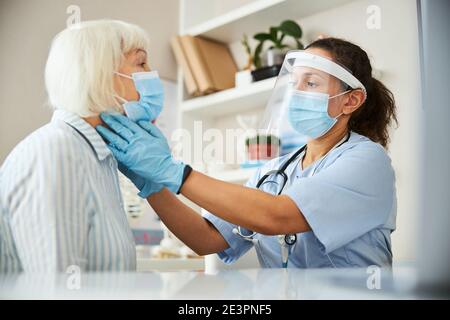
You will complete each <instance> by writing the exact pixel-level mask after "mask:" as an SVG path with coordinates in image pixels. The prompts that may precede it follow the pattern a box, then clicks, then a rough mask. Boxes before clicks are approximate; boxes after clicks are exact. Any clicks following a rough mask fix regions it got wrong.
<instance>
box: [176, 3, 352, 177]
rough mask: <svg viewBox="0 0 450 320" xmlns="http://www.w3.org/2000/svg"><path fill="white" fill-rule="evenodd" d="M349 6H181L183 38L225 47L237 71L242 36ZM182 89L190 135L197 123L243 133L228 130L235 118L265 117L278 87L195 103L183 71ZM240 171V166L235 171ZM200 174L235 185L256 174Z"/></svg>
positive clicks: (259, 86) (262, 84)
mask: <svg viewBox="0 0 450 320" xmlns="http://www.w3.org/2000/svg"><path fill="white" fill-rule="evenodd" d="M351 1H354V0H315V1H304V0H180V30H179V33H180V34H182V35H183V34H189V35H193V36H203V37H206V38H210V39H214V40H217V41H221V42H224V43H227V44H228V46H229V47H230V50H231V52H232V54H233V56H234V58H235V60H236V61H237V64H238V66H239V65H240V62H242V61H246V57H245V53H244V50H243V49H242V47H241V45H240V41H241V39H242V36H243V34H244V33H245V34H247V35H248V36H249V38H251V37H252V36H253V35H254V34H255V33H257V32H264V31H267V30H268V29H269V27H270V26H272V25H278V24H280V23H281V22H282V21H283V20H286V19H292V20H299V19H301V18H302V17H306V16H310V15H313V14H315V13H319V12H321V11H325V10H329V9H332V8H334V7H338V6H341V5H344V4H346V3H349V2H351ZM300 24H301V21H300ZM236 48H238V50H236ZM178 85H179V89H178V100H179V105H180V106H181V108H180V109H181V113H182V115H181V118H182V126H183V128H185V129H187V130H188V131H189V132H192V131H193V129H194V122H195V121H202V127H203V129H207V128H219V130H225V129H228V128H230V127H233V126H234V127H235V128H239V126H238V124H237V122H236V121H234V123H233V124H230V123H231V122H232V120H230V119H231V118H232V117H233V115H237V114H242V113H247V112H253V113H255V114H257V115H261V114H262V113H263V111H264V106H265V105H266V103H267V101H268V99H269V97H270V94H271V91H272V88H273V87H274V85H275V78H272V79H267V80H263V81H259V82H255V83H253V84H250V85H248V86H246V87H242V88H233V89H229V90H225V91H222V92H217V93H213V94H210V95H207V96H203V97H196V98H191V97H188V96H187V94H186V91H185V90H184V83H183V77H182V72H181V70H179V72H178ZM224 123H225V124H224ZM194 143H195V141H194ZM227 152H229V151H227V150H225V153H227ZM188 161H189V159H188ZM236 165H237V163H236V164H234V167H236ZM197 168H202V170H204V171H206V173H208V174H210V175H212V176H214V177H216V178H218V179H221V180H225V181H229V182H234V183H243V182H245V181H246V180H247V179H248V178H249V177H250V176H251V173H252V172H253V171H252V170H244V169H235V170H231V171H224V172H217V171H211V170H210V172H208V168H207V167H205V166H203V165H198V164H197Z"/></svg>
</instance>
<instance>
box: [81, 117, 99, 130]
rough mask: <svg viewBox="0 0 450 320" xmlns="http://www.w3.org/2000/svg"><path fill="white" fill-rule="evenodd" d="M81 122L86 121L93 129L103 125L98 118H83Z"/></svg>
mask: <svg viewBox="0 0 450 320" xmlns="http://www.w3.org/2000/svg"><path fill="white" fill-rule="evenodd" d="M83 120H84V121H86V122H87V123H89V124H90V125H91V126H92V127H94V128H95V127H96V126H98V125H101V124H103V121H102V119H101V118H100V116H93V117H85V118H83Z"/></svg>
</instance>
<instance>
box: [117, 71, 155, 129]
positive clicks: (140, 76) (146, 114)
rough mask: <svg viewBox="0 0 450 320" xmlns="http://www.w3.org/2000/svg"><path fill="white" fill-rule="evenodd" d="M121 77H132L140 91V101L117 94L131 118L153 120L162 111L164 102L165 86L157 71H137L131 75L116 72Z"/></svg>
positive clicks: (137, 89)
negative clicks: (129, 99) (130, 99)
mask: <svg viewBox="0 0 450 320" xmlns="http://www.w3.org/2000/svg"><path fill="white" fill-rule="evenodd" d="M115 73H116V74H117V75H119V76H121V77H125V78H128V79H132V80H133V82H134V86H135V88H136V91H137V92H138V93H139V100H138V101H127V100H125V99H124V98H122V97H119V96H116V97H117V98H118V99H120V100H122V102H124V104H123V108H124V110H125V113H126V115H127V117H128V118H130V120H132V121H134V122H137V121H140V120H145V121H153V120H155V119H156V118H157V117H158V116H159V114H160V113H161V111H162V108H163V104H164V87H163V84H162V82H161V80H160V78H159V75H158V72H157V71H148V72H135V73H132V74H131V76H129V75H126V74H123V73H120V72H115Z"/></svg>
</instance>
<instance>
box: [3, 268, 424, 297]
mask: <svg viewBox="0 0 450 320" xmlns="http://www.w3.org/2000/svg"><path fill="white" fill-rule="evenodd" d="M376 272H379V275H380V281H379V285H380V289H376V288H373V286H374V285H375V286H376V284H377V281H376V280H374V278H373V276H374V273H373V270H368V269H287V270H285V269H242V270H221V271H219V272H218V273H216V274H206V273H205V272H201V271H175V272H135V273H82V274H80V275H79V277H78V278H77V276H78V275H74V274H71V275H70V274H58V275H42V274H40V275H38V274H20V275H8V276H7V275H3V276H1V277H0V299H55V298H56V299H208V300H210V299H226V300H228V299H231V300H234V299H422V298H427V297H426V296H423V295H421V294H420V293H418V292H417V291H416V290H414V287H415V279H416V273H415V269H414V268H413V267H412V266H401V267H394V268H393V269H379V270H378V271H376ZM368 283H369V285H368ZM369 287H372V289H369Z"/></svg>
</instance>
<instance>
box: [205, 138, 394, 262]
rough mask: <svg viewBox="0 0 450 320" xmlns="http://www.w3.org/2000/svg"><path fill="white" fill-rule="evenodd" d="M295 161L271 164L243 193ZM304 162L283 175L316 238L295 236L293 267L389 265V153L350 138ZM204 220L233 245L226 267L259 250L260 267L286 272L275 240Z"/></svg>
mask: <svg viewBox="0 0 450 320" xmlns="http://www.w3.org/2000/svg"><path fill="white" fill-rule="evenodd" d="M291 156H292V153H291V154H288V155H285V156H283V157H280V158H278V159H274V160H272V161H270V162H268V163H266V164H265V165H264V166H262V167H261V168H260V169H258V170H257V172H256V173H255V174H254V176H253V177H252V178H251V179H250V180H249V181H248V182H247V184H246V186H247V187H251V188H255V187H256V184H257V182H258V180H259V179H260V178H261V177H262V176H263V175H264V174H265V173H267V172H268V171H270V170H275V169H278V168H279V167H280V165H281V164H282V163H284V162H285V161H287V159H288V158H290V157H291ZM301 158H302V156H301V157H299V159H298V160H296V161H294V162H293V163H291V165H290V166H289V167H288V168H287V169H286V174H287V176H288V178H289V179H288V182H287V184H286V186H285V188H284V190H283V194H284V195H287V196H289V197H290V198H291V199H292V200H293V201H294V202H295V204H296V205H297V207H298V208H299V210H300V211H301V212H302V213H303V215H304V217H305V218H306V220H307V221H308V223H309V225H310V226H311V229H312V231H309V232H304V233H299V234H297V243H296V244H295V246H294V250H293V251H292V253H291V255H290V256H289V262H288V267H290V268H325V267H331V268H333V267H336V268H344V267H366V266H369V265H378V266H391V265H392V251H391V238H390V234H391V232H392V231H394V230H395V219H396V211H397V208H396V204H397V200H396V190H395V174H394V170H393V169H392V166H391V160H390V158H389V156H388V155H387V154H386V151H385V150H384V148H383V147H382V146H381V145H379V144H377V143H375V142H373V141H371V140H369V139H368V138H366V137H364V136H362V135H359V134H357V133H354V132H352V133H351V135H350V138H349V140H348V141H347V142H346V143H344V144H342V145H341V146H339V147H337V148H335V149H333V150H332V151H331V152H329V153H328V154H327V155H326V156H324V157H323V158H322V159H319V160H317V161H315V162H314V163H313V164H311V165H310V166H308V167H307V168H306V169H305V170H302V168H301V162H300V161H301ZM270 185H271V184H270V183H266V184H263V186H262V188H261V189H262V190H264V191H270ZM203 216H204V218H206V219H207V220H209V221H210V222H211V223H212V224H213V225H214V226H215V227H216V228H217V230H219V232H220V233H221V234H222V236H223V237H224V238H225V240H226V241H227V242H228V245H229V248H228V249H226V250H224V251H222V252H220V253H218V255H219V257H220V258H221V259H222V261H224V262H225V263H228V264H229V263H232V262H234V261H236V260H237V259H239V257H241V256H242V255H244V254H245V253H246V252H247V251H248V250H249V249H250V248H251V247H252V246H255V249H256V252H257V255H258V259H259V262H260V264H261V266H262V267H263V268H281V267H282V258H281V247H280V244H279V242H278V238H277V236H266V235H262V234H256V236H255V238H256V239H258V241H257V243H253V242H250V241H248V240H245V239H243V238H242V237H241V236H239V235H237V234H235V233H233V229H234V228H235V227H236V226H235V225H233V224H231V223H229V222H226V221H224V220H222V219H220V218H218V217H216V216H214V215H213V214H211V213H209V212H206V213H205V214H204V215H203ZM242 230H243V232H244V233H245V231H246V230H245V229H243V228H242ZM247 232H249V233H251V232H250V231H247Z"/></svg>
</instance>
